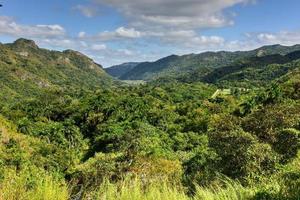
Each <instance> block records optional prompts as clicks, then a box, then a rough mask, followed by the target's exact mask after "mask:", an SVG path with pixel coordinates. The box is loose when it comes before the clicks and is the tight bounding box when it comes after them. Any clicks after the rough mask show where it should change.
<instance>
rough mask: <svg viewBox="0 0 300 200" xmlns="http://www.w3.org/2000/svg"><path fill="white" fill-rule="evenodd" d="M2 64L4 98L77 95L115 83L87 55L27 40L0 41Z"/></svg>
mask: <svg viewBox="0 0 300 200" xmlns="http://www.w3.org/2000/svg"><path fill="white" fill-rule="evenodd" d="M0 67H1V70H0V88H1V94H0V100H1V101H3V100H7V99H18V98H20V97H30V96H35V95H40V94H43V93H48V92H53V93H64V94H75V93H78V92H79V91H81V90H95V89H97V88H101V87H106V86H108V85H110V84H111V83H112V78H111V77H110V76H109V75H108V74H106V72H105V71H104V70H103V69H102V66H101V65H99V64H97V63H95V62H94V61H93V60H92V59H90V58H88V57H87V56H85V55H83V54H81V53H79V52H76V51H72V50H66V51H63V52H58V51H50V50H46V49H41V48H39V47H38V46H37V45H36V44H35V43H34V41H31V40H26V39H18V40H17V41H15V42H14V43H12V44H0Z"/></svg>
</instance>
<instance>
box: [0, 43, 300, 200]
mask: <svg viewBox="0 0 300 200" xmlns="http://www.w3.org/2000/svg"><path fill="white" fill-rule="evenodd" d="M295 48H296V47H295ZM297 48H299V46H298V47H297ZM0 51H1V53H2V54H1V55H0V56H1V57H0V58H1V59H0V64H1V72H0V87H1V93H0V100H1V101H0V106H1V108H0V113H1V116H2V115H3V117H1V116H0V133H1V137H0V191H3V192H2V193H3V195H5V196H3V197H2V196H0V198H4V199H7V198H8V199H9V197H8V196H9V195H12V193H15V191H17V190H18V188H19V190H20V194H14V195H26V197H24V198H25V199H26V198H27V196H28V198H29V197H30V198H31V199H47V198H50V199H60V197H61V198H62V199H66V198H75V197H78V198H81V197H82V198H83V199H84V198H86V199H91V198H93V199H97V198H99V199H105V198H107V199H154V198H155V199H168V198H169V199H174V198H175V199H178V198H179V199H180V198H182V199H268V198H269V199H297V198H298V199H299V190H298V188H297V185H298V184H299V171H300V168H299V163H300V162H299V130H300V99H299V71H298V69H297V68H298V67H299V61H297V60H296V59H297V58H298V52H294V53H292V54H288V55H285V54H286V53H289V51H291V48H284V47H281V46H272V47H267V48H262V49H259V50H256V51H251V52H243V53H239V52H236V53H227V52H218V53H204V54H200V55H190V56H182V57H178V56H171V57H168V58H166V59H163V60H160V61H158V62H157V63H156V64H157V65H156V66H155V69H152V71H151V73H147V72H146V73H147V74H146V75H145V76H146V77H147V78H149V79H152V77H153V76H155V77H156V76H157V77H158V76H160V75H162V74H164V73H167V72H168V73H169V72H170V76H169V77H163V78H160V79H158V80H157V81H152V82H149V83H147V84H142V85H131V86H130V85H122V84H119V85H118V84H113V85H112V84H111V83H112V79H111V78H109V77H108V76H107V75H106V74H105V73H104V72H103V70H102V69H101V67H100V66H98V65H97V64H95V63H94V62H93V61H92V60H91V59H89V58H87V57H85V56H84V55H82V54H80V53H79V52H74V51H71V50H67V51H64V52H55V51H48V50H44V49H39V48H38V47H37V46H36V45H35V44H34V42H32V41H28V40H24V39H21V40H18V41H16V42H15V43H14V44H7V45H0ZM258 51H259V52H258ZM262 51H264V52H262ZM277 51H278V52H279V53H281V54H283V55H269V53H270V52H271V53H276V52H277ZM258 53H259V55H257V54H258ZM253 56H254V58H253ZM200 61H201V62H200ZM236 62H238V64H237V65H235V66H233V67H232V68H230V67H227V68H219V69H216V70H215V71H213V72H211V70H212V68H216V67H218V66H217V65H220V63H223V64H224V65H226V66H227V65H229V64H232V63H235V64H236ZM176 63H177V64H178V63H181V64H182V66H180V67H179V65H177V64H176ZM175 64H176V65H175ZM150 65H152V63H144V64H143V66H150ZM204 65H207V66H206V67H207V68H205V67H204ZM138 66H139V65H138ZM138 66H137V67H138ZM166 66H173V67H171V68H172V70H170V71H169V69H168V68H169V67H167V68H165V67H166ZM193 67H199V68H202V69H204V68H205V69H204V70H203V71H202V70H199V71H197V72H199V73H198V74H197V76H196V77H195V79H191V80H189V79H188V78H189V76H188V75H187V74H180V75H179V77H176V76H175V75H178V71H177V70H179V71H181V70H182V71H184V73H185V72H186V73H193V69H192V68H193ZM138 68H139V67H138ZM164 70H166V71H164ZM220 70H221V71H220ZM272 70H275V71H274V73H272V74H271V75H270V73H271V71H272ZM161 71H164V72H163V73H162V74H160V75H159V73H160V72H161ZM140 72H141V74H143V73H144V72H143V70H142V69H141V71H140ZM216 72H220V73H219V74H218V76H217V79H218V80H216V83H217V84H219V83H222V84H223V85H222V86H221V87H220V88H217V87H216V85H210V84H206V83H202V82H197V81H199V80H202V79H201V78H200V77H202V78H203V74H205V75H208V76H209V74H210V75H211V74H214V73H216ZM252 72H253V73H254V74H252ZM256 72H257V73H258V72H259V75H257V74H256ZM172 73H174V74H172ZM240 74H242V75H240ZM181 75H182V76H181ZM250 75H251V76H250ZM142 76H144V75H142ZM252 76H255V77H254V78H253V77H252ZM245 77H248V78H251V80H250V81H249V80H246V78H245ZM263 77H269V79H266V80H268V81H270V80H274V79H277V78H278V79H277V80H276V81H274V82H272V83H268V82H267V81H263V80H262V79H263ZM237 80H238V81H239V82H240V83H241V85H242V86H243V87H240V86H239V84H237V82H236V81H237ZM191 82H192V83H191ZM252 83H253V84H252ZM232 86H237V87H232ZM256 86H259V88H254V87H256ZM217 89H219V90H220V91H222V89H225V90H224V91H227V92H226V93H225V92H224V93H222V94H220V95H218V97H217V98H211V96H212V95H213V93H214V92H215V91H216V90H217ZM8 120H9V121H8ZM220 177H222V178H221V179H220ZM9 179H12V180H14V181H13V182H9V181H8V180H9ZM224 180H225V181H224ZM66 185H68V186H69V188H68V189H67V187H66ZM183 185H184V187H183ZM133 186H134V187H133ZM59 193H61V194H62V196H60V197H57V194H59ZM47 194H49V195H48V196H47ZM187 194H189V195H190V196H187ZM175 196H176V197H175ZM11 198H12V199H22V198H23V196H13V195H12V197H11ZM24 198H23V199H24Z"/></svg>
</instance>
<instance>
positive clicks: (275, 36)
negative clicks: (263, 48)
mask: <svg viewBox="0 0 300 200" xmlns="http://www.w3.org/2000/svg"><path fill="white" fill-rule="evenodd" d="M252 37H254V38H255V39H256V40H257V41H258V43H260V44H282V45H293V44H299V43H300V30H299V31H281V32H278V33H259V34H254V35H252Z"/></svg>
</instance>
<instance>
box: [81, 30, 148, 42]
mask: <svg viewBox="0 0 300 200" xmlns="http://www.w3.org/2000/svg"><path fill="white" fill-rule="evenodd" d="M142 35H143V33H142V32H140V31H137V30H136V29H134V28H125V27H119V28H117V29H116V30H114V31H103V32H100V33H98V34H96V35H87V34H86V33H85V32H80V33H79V34H78V37H79V38H81V39H85V40H89V41H113V40H120V39H137V38H140V37H142Z"/></svg>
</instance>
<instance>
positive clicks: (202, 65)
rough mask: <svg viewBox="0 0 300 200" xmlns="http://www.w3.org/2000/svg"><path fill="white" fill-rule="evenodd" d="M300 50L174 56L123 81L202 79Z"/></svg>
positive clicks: (277, 48)
mask: <svg viewBox="0 0 300 200" xmlns="http://www.w3.org/2000/svg"><path fill="white" fill-rule="evenodd" d="M299 50H300V45H295V46H291V47H288V46H281V45H272V46H264V47H261V48H258V49H255V50H252V51H237V52H226V51H221V52H205V53H201V54H190V55H183V56H177V55H172V56H168V57H165V58H162V59H160V60H158V61H155V62H145V63H140V64H139V65H137V66H135V67H134V68H132V69H131V70H129V71H127V72H126V73H124V74H123V75H121V76H119V78H120V79H123V80H128V79H129V80H147V81H149V80H153V79H157V78H161V77H166V76H168V77H171V78H177V77H178V75H181V76H189V74H192V75H193V74H196V76H202V75H204V74H205V73H207V72H209V71H211V70H213V69H215V68H219V67H225V66H230V65H233V64H236V63H237V62H243V61H244V60H247V59H249V58H251V57H263V56H268V55H274V54H280V55H286V54H289V53H291V52H294V51H299ZM120 69H122V68H119V70H120ZM198 81H199V79H198Z"/></svg>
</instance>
